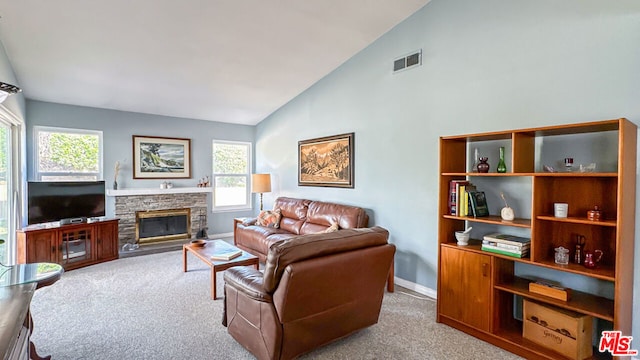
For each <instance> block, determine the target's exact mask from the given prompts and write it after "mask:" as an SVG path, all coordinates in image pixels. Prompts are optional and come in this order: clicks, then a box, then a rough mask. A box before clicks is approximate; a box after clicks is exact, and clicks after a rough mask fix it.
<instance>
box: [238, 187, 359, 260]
mask: <svg viewBox="0 0 640 360" xmlns="http://www.w3.org/2000/svg"><path fill="white" fill-rule="evenodd" d="M273 209H274V210H275V209H280V212H281V214H282V218H281V220H280V223H279V227H278V228H271V227H265V226H258V225H256V219H244V221H240V219H238V220H237V221H236V222H235V226H234V229H233V242H234V244H235V245H236V246H237V247H239V248H240V249H242V250H244V251H247V252H249V253H251V254H253V255H255V256H257V257H258V258H259V259H260V262H264V261H265V259H266V257H267V252H268V251H269V246H271V244H273V243H274V242H276V241H279V240H283V239H287V238H291V237H294V236H297V235H304V234H315V233H320V232H324V231H326V230H327V229H328V228H329V227H330V226H331V225H334V224H337V225H338V228H340V229H351V228H363V227H367V225H368V223H369V216H368V215H367V213H366V212H365V211H364V209H362V208H359V207H356V206H349V205H341V204H334V203H328V202H322V201H313V200H306V199H294V198H289V197H279V198H277V199H276V201H275V203H274V204H273Z"/></svg>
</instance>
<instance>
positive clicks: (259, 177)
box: [251, 174, 271, 193]
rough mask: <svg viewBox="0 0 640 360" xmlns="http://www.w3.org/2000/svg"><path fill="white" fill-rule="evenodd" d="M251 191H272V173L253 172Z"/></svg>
mask: <svg viewBox="0 0 640 360" xmlns="http://www.w3.org/2000/svg"><path fill="white" fill-rule="evenodd" d="M251 192H252V193H266V192H271V174H252V175H251Z"/></svg>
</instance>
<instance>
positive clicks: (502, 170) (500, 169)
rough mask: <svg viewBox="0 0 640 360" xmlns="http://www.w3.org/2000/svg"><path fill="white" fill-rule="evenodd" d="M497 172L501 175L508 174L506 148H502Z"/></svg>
mask: <svg viewBox="0 0 640 360" xmlns="http://www.w3.org/2000/svg"><path fill="white" fill-rule="evenodd" d="M496 171H497V172H499V173H506V172H507V165H506V164H505V163H504V146H501V147H500V161H498V167H497V168H496Z"/></svg>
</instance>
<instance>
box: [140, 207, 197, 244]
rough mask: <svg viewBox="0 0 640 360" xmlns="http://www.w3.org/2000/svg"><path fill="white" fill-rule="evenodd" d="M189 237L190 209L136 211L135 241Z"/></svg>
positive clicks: (144, 242)
mask: <svg viewBox="0 0 640 360" xmlns="http://www.w3.org/2000/svg"><path fill="white" fill-rule="evenodd" d="M190 238H191V209H189V208H186V209H169V210H145V211H136V243H138V244H148V243H157V242H162V241H169V240H177V239H190Z"/></svg>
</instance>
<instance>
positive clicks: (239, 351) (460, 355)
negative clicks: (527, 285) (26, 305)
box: [32, 251, 519, 360]
mask: <svg viewBox="0 0 640 360" xmlns="http://www.w3.org/2000/svg"><path fill="white" fill-rule="evenodd" d="M188 259H189V272H187V273H183V272H182V256H181V251H171V252H165V253H160V254H151V255H145V256H138V257H130V258H126V259H119V260H115V261H111V262H108V263H102V264H97V265H93V266H89V267H86V268H81V269H77V270H73V271H69V272H66V273H65V274H64V275H63V276H62V279H61V280H60V281H58V282H57V283H55V284H53V285H52V286H49V287H45V288H42V289H39V290H38V291H37V292H36V294H35V296H34V299H33V302H32V314H33V319H34V323H35V330H34V333H33V337H32V339H33V341H34V343H35V344H36V347H37V349H38V352H39V354H40V355H52V356H53V359H54V360H66V359H190V360H193V359H253V356H252V355H251V354H250V353H249V352H247V351H246V350H245V349H244V348H242V347H241V346H240V345H238V343H236V342H235V340H233V339H232V338H231V337H230V336H229V335H228V334H227V332H226V328H225V327H223V326H222V325H221V323H220V321H221V314H222V300H216V301H212V300H210V293H209V282H210V280H209V279H210V278H209V276H210V275H209V268H208V267H206V266H205V265H204V264H203V263H201V262H200V261H199V260H198V259H196V258H194V257H193V256H191V255H189V258H188ZM222 286H223V284H222V276H220V277H219V282H218V289H219V291H220V293H222V292H221V291H222ZM434 319H435V302H434V301H433V300H430V299H428V298H425V297H423V296H419V295H416V294H414V293H411V292H409V291H407V290H404V289H402V288H399V287H396V292H395V293H391V294H390V293H387V294H386V295H385V299H384V302H383V305H382V312H381V314H380V320H379V323H378V324H376V325H374V326H372V327H370V328H367V329H365V330H362V331H360V332H358V333H356V334H354V335H352V336H350V337H348V338H345V339H342V340H340V341H338V342H335V343H332V344H330V345H327V346H325V347H323V348H320V349H317V350H316V351H314V352H312V353H309V354H307V355H305V356H303V357H302V359H404V360H408V359H519V357H517V356H515V355H513V354H510V353H508V352H505V351H503V350H501V349H499V348H496V347H494V346H492V345H490V344H487V343H485V342H483V341H480V340H478V339H475V338H473V337H471V336H468V335H466V334H464V333H462V332H459V331H457V330H455V329H452V328H450V327H448V326H445V325H442V324H437V323H435V320H434Z"/></svg>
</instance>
